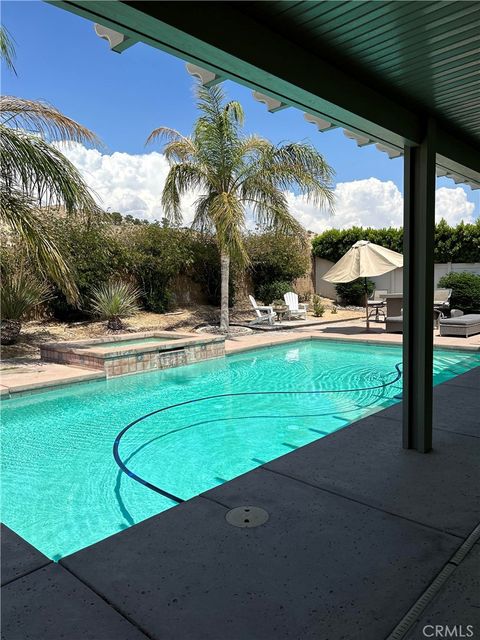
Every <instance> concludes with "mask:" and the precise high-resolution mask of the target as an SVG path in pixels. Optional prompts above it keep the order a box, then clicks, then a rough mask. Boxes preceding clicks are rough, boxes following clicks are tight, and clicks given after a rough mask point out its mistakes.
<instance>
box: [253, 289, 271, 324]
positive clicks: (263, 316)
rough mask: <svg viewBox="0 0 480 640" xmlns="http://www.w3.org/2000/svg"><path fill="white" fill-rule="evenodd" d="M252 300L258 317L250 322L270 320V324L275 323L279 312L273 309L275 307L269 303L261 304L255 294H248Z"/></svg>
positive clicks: (256, 322)
mask: <svg viewBox="0 0 480 640" xmlns="http://www.w3.org/2000/svg"><path fill="white" fill-rule="evenodd" d="M248 297H249V299H250V302H251V303H252V307H253V308H254V309H255V314H256V316H257V317H256V319H255V320H253V321H252V322H251V323H250V324H258V323H259V322H268V324H273V323H274V322H275V318H276V317H277V314H276V313H275V311H274V310H273V307H271V306H268V305H263V306H262V305H259V304H257V301H256V300H255V298H254V297H253V296H248Z"/></svg>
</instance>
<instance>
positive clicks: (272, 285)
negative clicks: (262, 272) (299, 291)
mask: <svg viewBox="0 0 480 640" xmlns="http://www.w3.org/2000/svg"><path fill="white" fill-rule="evenodd" d="M289 291H292V283H291V282H284V281H282V280H275V281H274V282H269V283H268V284H262V285H261V286H260V287H259V288H258V298H259V299H260V300H262V302H263V303H264V304H271V302H272V300H277V299H281V300H283V299H284V298H283V296H284V295H285V294H286V293H288V292H289Z"/></svg>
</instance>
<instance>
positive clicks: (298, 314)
mask: <svg viewBox="0 0 480 640" xmlns="http://www.w3.org/2000/svg"><path fill="white" fill-rule="evenodd" d="M283 299H284V300H285V304H286V305H287V306H288V318H289V319H291V318H303V319H304V320H306V319H307V309H308V305H307V304H306V303H302V302H300V303H299V302H298V295H297V294H296V293H294V292H293V291H289V292H288V293H286V294H285V295H284V296H283Z"/></svg>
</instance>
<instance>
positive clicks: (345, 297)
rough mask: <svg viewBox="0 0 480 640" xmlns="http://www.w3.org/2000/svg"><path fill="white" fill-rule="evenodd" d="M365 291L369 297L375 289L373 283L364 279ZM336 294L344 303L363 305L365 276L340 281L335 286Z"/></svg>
mask: <svg viewBox="0 0 480 640" xmlns="http://www.w3.org/2000/svg"><path fill="white" fill-rule="evenodd" d="M366 287H367V293H368V296H369V297H370V296H371V295H372V293H373V292H374V290H375V285H374V284H373V282H372V281H371V280H369V279H368V278H367V280H366ZM335 289H336V291H337V295H338V296H339V297H340V298H341V299H342V301H343V303H344V304H346V305H354V306H359V307H364V306H365V278H357V280H352V282H342V283H340V284H337V285H336V287H335Z"/></svg>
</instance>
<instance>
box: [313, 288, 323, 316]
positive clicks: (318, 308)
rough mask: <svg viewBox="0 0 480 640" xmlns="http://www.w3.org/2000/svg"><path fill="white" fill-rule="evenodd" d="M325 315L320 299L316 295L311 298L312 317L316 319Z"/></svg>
mask: <svg viewBox="0 0 480 640" xmlns="http://www.w3.org/2000/svg"><path fill="white" fill-rule="evenodd" d="M324 313H325V305H324V304H323V303H322V299H321V298H320V296H318V295H316V294H315V295H314V296H313V315H314V316H315V317H316V318H321V317H322V316H323V314H324Z"/></svg>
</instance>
